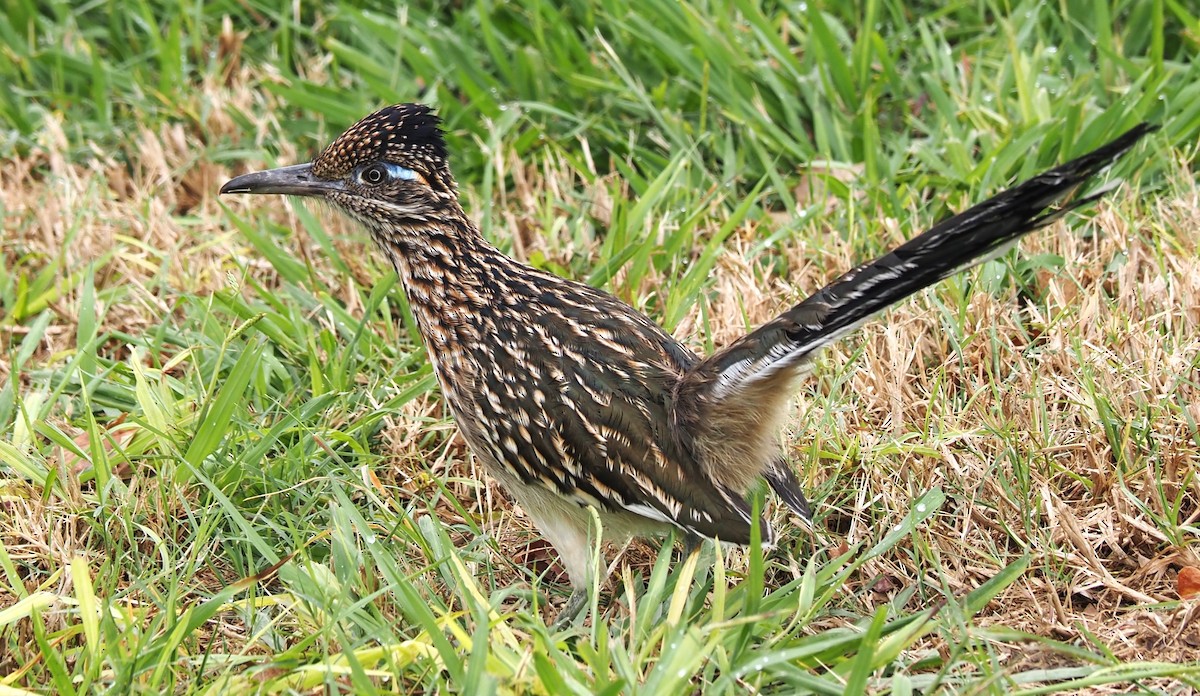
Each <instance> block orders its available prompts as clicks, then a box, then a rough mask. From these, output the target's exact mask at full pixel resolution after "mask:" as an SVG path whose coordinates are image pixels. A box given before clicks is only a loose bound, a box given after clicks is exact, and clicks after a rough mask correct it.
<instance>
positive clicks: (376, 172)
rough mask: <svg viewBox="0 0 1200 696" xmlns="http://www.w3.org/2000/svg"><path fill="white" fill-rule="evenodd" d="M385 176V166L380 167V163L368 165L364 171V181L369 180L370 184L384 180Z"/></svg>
mask: <svg viewBox="0 0 1200 696" xmlns="http://www.w3.org/2000/svg"><path fill="white" fill-rule="evenodd" d="M384 176H385V174H384V173H383V167H380V166H379V165H375V166H373V167H367V168H366V169H365V170H364V171H363V173H362V179H363V181H365V182H367V183H368V184H378V183H379V182H381V181H383V177H384Z"/></svg>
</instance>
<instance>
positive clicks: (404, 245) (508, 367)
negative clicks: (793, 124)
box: [221, 104, 1153, 621]
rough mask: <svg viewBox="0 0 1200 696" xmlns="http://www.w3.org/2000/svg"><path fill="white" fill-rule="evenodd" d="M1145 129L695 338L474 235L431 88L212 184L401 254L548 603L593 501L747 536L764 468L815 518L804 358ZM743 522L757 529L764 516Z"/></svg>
mask: <svg viewBox="0 0 1200 696" xmlns="http://www.w3.org/2000/svg"><path fill="white" fill-rule="evenodd" d="M1151 130H1153V127H1152V126H1149V125H1147V124H1142V125H1139V126H1137V127H1135V128H1133V129H1132V130H1130V131H1129V132H1127V133H1125V134H1124V135H1122V136H1120V137H1119V138H1117V139H1116V140H1114V141H1112V142H1111V143H1109V144H1107V145H1105V146H1103V147H1101V148H1099V149H1097V150H1095V151H1094V152H1091V153H1089V154H1086V155H1084V156H1082V157H1080V158H1078V159H1075V160H1072V161H1071V162H1068V163H1066V164H1064V165H1062V166H1060V167H1057V168H1055V169H1051V170H1050V171H1047V172H1045V173H1044V174H1040V175H1038V176H1036V177H1034V178H1032V179H1030V180H1029V181H1026V182H1024V183H1022V184H1020V185H1018V186H1016V187H1014V188H1012V189H1010V190H1008V191H1005V192H1003V193H1000V194H999V195H997V196H995V197H993V198H991V199H988V200H987V201H984V202H983V203H980V204H978V205H976V206H975V207H973V208H971V209H969V210H967V211H966V212H963V213H960V214H958V215H955V216H953V217H951V218H949V219H947V220H944V221H942V222H940V223H938V224H937V225H934V226H933V227H932V228H930V229H929V230H928V231H926V232H924V233H922V234H920V235H918V236H916V237H914V238H913V239H912V240H910V241H908V242H907V243H905V244H903V245H901V246H899V247H897V248H896V249H894V250H893V251H892V252H890V253H888V254H886V255H884V256H882V257H880V258H878V259H876V260H874V261H871V262H869V263H865V264H863V265H861V266H858V267H857V268H854V269H853V270H850V271H848V272H847V273H845V274H843V275H842V276H840V277H839V278H837V279H836V280H834V281H833V282H832V283H830V284H829V285H827V286H826V287H824V288H823V289H821V290H820V291H818V292H817V293H815V294H814V295H812V296H811V297H809V298H808V299H806V300H804V301H803V302H801V303H800V304H798V305H796V306H794V307H792V308H791V309H789V310H788V311H786V312H784V313H783V314H781V315H780V316H778V317H776V318H775V319H773V320H771V321H769V322H767V323H766V324H764V325H763V326H761V327H759V328H758V329H756V330H754V331H753V332H751V333H750V334H748V335H746V336H744V337H742V338H741V339H738V340H737V341H735V342H733V343H732V344H731V345H729V346H727V347H726V348H724V349H723V350H720V351H718V352H717V353H715V354H714V355H711V356H709V357H707V358H701V357H699V356H697V355H696V354H695V353H693V352H692V351H690V350H689V349H688V348H687V347H685V346H684V345H682V344H681V343H680V342H679V341H677V340H675V339H674V338H672V337H671V336H670V335H669V334H668V333H666V332H665V331H664V330H663V329H662V328H660V327H659V326H658V325H656V324H655V323H654V322H653V321H651V320H650V319H649V318H647V317H646V316H644V315H642V314H640V313H639V312H638V311H637V310H635V309H633V308H632V307H630V306H629V305H627V304H625V303H624V302H622V301H620V300H618V299H617V298H616V297H613V296H612V295H610V294H608V293H606V292H604V291H602V290H597V289H595V288H592V287H588V286H586V285H582V284H580V283H576V282H574V281H571V280H566V279H563V278H560V277H558V276H555V275H551V274H549V273H544V272H542V271H539V270H537V269H534V268H531V267H529V266H526V265H524V264H522V263H520V262H518V261H515V260H513V259H511V258H509V257H507V256H505V255H504V254H503V253H501V252H500V251H499V250H498V249H496V247H494V246H492V245H491V244H490V243H489V242H488V241H487V240H485V239H484V238H483V236H482V235H481V234H480V233H479V228H478V227H477V226H476V225H475V223H474V222H473V221H472V220H471V218H470V217H468V216H467V214H466V213H465V212H464V211H463V209H462V206H461V205H460V203H459V198H458V189H457V184H456V183H455V180H454V177H453V176H452V175H451V173H450V168H449V166H448V163H447V151H446V146H445V143H444V141H443V138H442V131H441V128H440V125H439V120H438V118H437V116H435V115H434V113H433V112H432V111H431V110H430V109H429V108H428V107H425V106H421V105H417V104H400V105H396V106H389V107H387V108H385V109H382V110H381V111H378V112H376V113H373V114H371V115H370V116H367V117H366V118H364V119H363V120H361V121H359V122H358V123H356V124H355V125H354V126H352V127H351V128H350V129H349V130H347V131H346V132H345V133H342V134H341V135H340V136H338V137H337V139H335V140H334V141H333V142H332V143H331V144H330V145H329V146H328V147H326V148H325V150H324V151H323V152H321V154H320V155H319V156H318V157H317V158H316V159H315V160H313V161H312V162H310V163H308V164H298V165H295V166H291V167H283V168H280V169H272V170H269V171H262V172H255V173H252V174H245V175H243V176H239V177H237V178H235V179H233V180H231V181H229V182H228V183H226V184H225V185H224V186H222V187H221V193H223V194H224V193H273V194H286V195H293V196H310V197H315V198H321V199H324V200H325V201H327V202H329V203H331V204H332V205H333V206H334V207H335V208H337V209H338V210H340V211H341V212H343V213H345V214H346V215H348V216H350V217H351V218H353V219H354V220H357V221H358V222H360V223H362V224H363V225H364V226H365V227H366V228H367V230H368V231H369V232H370V234H371V237H372V238H373V239H374V241H375V243H376V244H377V245H378V246H379V248H380V249H381V250H382V251H383V253H384V254H385V255H386V256H387V258H388V260H389V261H391V263H392V265H393V266H394V267H395V269H396V272H397V273H398V274H399V277H400V280H401V281H402V283H403V285H404V290H405V292H406V293H407V296H408V300H409V303H410V305H411V307H412V312H413V316H414V317H415V318H416V322H417V326H418V327H419V329H420V333H421V335H422V337H423V338H424V341H425V345H426V348H427V350H428V353H429V359H430V361H431V363H432V364H433V371H434V373H435V374H436V375H437V380H438V383H439V384H440V385H441V389H442V394H443V395H444V397H445V400H446V403H447V404H448V405H449V407H450V410H451V412H452V413H453V415H454V420H455V422H456V423H457V424H458V427H459V429H460V430H461V431H462V434H463V436H464V437H465V438H466V441H467V443H468V444H469V446H470V448H471V451H472V452H474V453H475V456H476V457H478V458H479V459H480V460H482V462H483V463H484V465H485V466H486V468H487V470H488V471H489V472H490V473H491V475H492V476H494V477H495V478H496V479H497V480H498V481H499V482H500V483H501V484H503V486H504V487H505V488H506V489H507V490H508V491H509V492H510V493H511V494H512V495H513V496H514V497H515V498H516V500H517V501H518V502H519V503H520V505H521V507H522V508H524V510H525V511H526V512H527V513H528V514H529V516H530V517H531V518H532V519H533V521H534V523H536V525H537V527H538V529H540V530H541V532H542V534H544V535H545V537H546V538H547V539H548V540H549V541H550V542H551V543H552V544H553V545H554V547H555V549H556V550H557V551H558V553H559V554H560V556H561V558H562V562H563V564H564V565H565V566H566V569H567V572H568V573H569V574H570V577H571V582H572V586H573V590H574V591H573V592H572V594H571V598H570V599H569V600H568V601H567V604H566V605H565V606H564V608H563V609H562V611H561V613H560V617H561V618H560V621H562V620H569V619H570V618H572V617H573V616H575V615H576V614H577V613H578V612H579V610H580V609H581V608H582V607H583V606H584V604H585V599H586V597H587V587H588V586H589V585H590V584H591V579H592V578H591V573H592V570H591V569H592V563H591V562H590V553H589V549H590V548H591V544H590V543H589V530H590V529H591V526H592V525H591V523H590V520H591V515H590V513H589V512H588V508H589V507H591V508H594V509H595V510H596V512H597V513H598V515H599V518H600V521H601V523H602V528H603V530H604V532H605V535H606V536H616V537H629V536H631V535H632V536H654V535H661V534H664V533H666V532H668V531H670V530H676V531H678V532H680V533H681V534H682V535H683V536H684V537H685V538H686V539H688V540H689V541H690V542H693V543H694V542H695V541H696V540H698V539H699V538H701V537H708V538H713V539H718V540H720V541H724V542H731V543H735V544H748V543H750V534H751V527H752V526H753V524H754V523H755V522H756V520H754V519H752V516H753V513H752V512H751V507H750V505H749V504H748V503H747V501H746V493H747V491H748V490H749V489H750V488H751V487H752V486H754V485H755V484H756V482H758V481H760V480H763V479H765V480H766V482H767V483H768V484H769V485H770V487H771V488H772V489H773V490H774V491H775V493H776V494H777V495H779V497H780V498H781V499H782V500H783V502H784V503H786V504H787V505H788V507H790V508H791V509H792V510H794V511H795V512H796V513H797V514H799V515H801V516H802V517H804V518H805V519H811V511H810V508H809V504H808V502H807V500H805V497H804V494H803V493H802V492H801V489H800V485H799V483H798V482H797V480H796V478H795V476H794V475H793V473H792V471H791V469H790V468H789V467H788V465H787V463H786V462H785V459H784V453H783V449H782V446H781V443H780V437H779V430H780V427H781V425H782V420H783V418H784V414H785V412H786V408H785V407H786V404H787V401H788V399H789V398H790V397H791V395H792V393H793V391H794V390H795V389H796V386H797V382H798V379H799V378H800V377H802V376H803V375H804V374H805V373H806V372H807V371H808V370H809V369H810V368H811V366H812V362H813V358H814V357H815V356H816V355H817V354H818V353H819V352H820V350H821V349H822V348H824V347H825V346H827V345H829V344H830V343H832V342H833V341H835V340H837V339H838V338H840V337H842V336H844V335H845V334H847V333H848V332H850V331H853V330H854V329H855V328H857V327H858V326H859V325H861V324H862V323H863V322H864V321H866V320H867V319H869V318H870V317H871V316H872V315H874V314H876V313H877V312H879V311H881V310H883V309H886V308H887V307H889V306H891V305H892V304H895V303H896V302H899V301H900V300H902V299H904V298H906V297H908V296H909V295H912V294H913V293H915V292H917V291H918V290H921V289H922V288H925V287H927V286H929V285H931V284H933V283H936V282H937V281H939V280H941V279H943V278H946V277H948V276H950V275H952V274H954V273H957V272H958V271H961V270H964V269H966V268H969V267H971V266H973V265H975V264H978V263H980V262H982V261H984V260H986V259H988V258H991V257H993V256H995V255H997V254H999V253H1001V252H1003V251H1004V249H1006V248H1007V247H1008V246H1010V245H1011V244H1012V243H1014V242H1015V241H1016V240H1017V239H1018V238H1020V237H1021V236H1022V235H1024V234H1026V233H1028V232H1030V231H1032V230H1035V229H1037V228H1039V227H1043V226H1045V225H1047V224H1049V223H1050V222H1052V221H1054V220H1056V219H1058V218H1059V217H1061V216H1062V215H1063V214H1065V213H1066V212H1067V211H1069V210H1072V209H1074V208H1077V207H1079V206H1081V205H1085V204H1087V203H1090V202H1092V201H1094V200H1096V199H1097V198H1099V197H1100V196H1101V195H1103V192H1101V193H1097V194H1095V195H1092V196H1090V197H1086V198H1081V199H1076V200H1073V201H1070V202H1063V201H1064V200H1065V199H1067V198H1068V197H1070V195H1071V194H1072V193H1073V192H1074V191H1075V190H1076V189H1077V188H1078V187H1079V186H1080V185H1081V184H1083V183H1084V182H1085V181H1087V180H1088V179H1089V178H1091V177H1092V176H1093V175H1095V174H1096V173H1097V172H1099V171H1100V170H1101V169H1103V168H1104V167H1106V166H1107V165H1109V164H1110V163H1111V162H1112V161H1113V160H1115V159H1116V158H1117V157H1118V156H1120V155H1121V154H1122V153H1124V152H1125V151H1126V150H1128V149H1129V148H1130V147H1132V146H1133V145H1134V143H1136V142H1137V141H1138V140H1139V139H1140V138H1141V137H1142V136H1144V135H1145V134H1146V133H1148V132H1150V131H1151ZM1054 204H1058V207H1057V208H1056V209H1053V210H1048V208H1049V206H1052V205H1054ZM757 522H758V524H759V525H760V530H761V535H762V539H763V540H764V542H766V543H771V541H772V539H773V538H774V537H773V533H772V531H771V527H770V526H769V525H768V524H767V522H766V521H765V520H757Z"/></svg>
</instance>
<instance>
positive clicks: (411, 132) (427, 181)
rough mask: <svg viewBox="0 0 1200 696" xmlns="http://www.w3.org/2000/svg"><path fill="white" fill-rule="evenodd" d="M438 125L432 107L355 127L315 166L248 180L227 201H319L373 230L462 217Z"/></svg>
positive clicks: (395, 110) (238, 182)
mask: <svg viewBox="0 0 1200 696" xmlns="http://www.w3.org/2000/svg"><path fill="white" fill-rule="evenodd" d="M439 124H440V119H438V117H437V116H436V115H435V114H434V113H433V111H432V110H431V109H430V108H429V107H427V106H423V105H421V104H397V105H395V106H389V107H387V108H384V109H381V110H379V111H376V112H375V113H373V114H371V115H370V116H367V117H366V118H364V119H362V120H361V121H359V122H358V123H356V124H354V125H353V126H351V127H350V128H349V129H348V130H346V132H344V133H342V134H341V135H339V136H338V137H337V138H336V139H335V140H334V141H333V142H332V143H330V144H329V146H328V147H326V148H325V150H324V151H322V152H321V154H320V155H319V156H318V157H317V158H316V159H314V160H313V161H312V162H309V163H307V164H297V165H293V166H290V167H280V168H279V169H268V170H266V171H261V172H253V173H250V174H243V175H242V176H239V177H236V178H234V179H231V180H229V181H228V182H226V183H225V185H224V186H222V187H221V193H276V194H286V195H292V196H310V197H314V198H321V199H324V200H326V201H328V202H329V203H332V204H333V205H335V206H336V207H338V208H339V209H341V210H342V211H343V212H345V213H347V214H348V215H350V216H351V217H353V218H356V219H358V220H359V221H361V222H363V223H366V224H367V225H368V226H371V227H379V226H383V225H389V224H397V225H402V226H410V225H414V224H421V223H423V222H429V221H434V220H438V219H440V218H444V217H445V216H446V214H447V213H455V212H457V213H460V214H461V208H459V205H458V192H457V187H456V186H455V183H454V178H453V177H452V176H451V174H450V169H449V167H448V166H447V162H446V144H445V142H444V141H443V139H442V131H441V128H440V125H439Z"/></svg>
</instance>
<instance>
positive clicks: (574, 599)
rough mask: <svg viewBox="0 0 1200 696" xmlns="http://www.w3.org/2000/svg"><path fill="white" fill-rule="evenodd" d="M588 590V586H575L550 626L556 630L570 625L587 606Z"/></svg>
mask: <svg viewBox="0 0 1200 696" xmlns="http://www.w3.org/2000/svg"><path fill="white" fill-rule="evenodd" d="M587 600H588V591H587V588H586V587H575V588H574V589H572V590H571V596H570V598H568V599H567V603H566V604H564V605H563V608H562V609H560V610H559V612H558V615H557V616H555V617H554V622H553V623H551V624H550V628H551V629H552V630H555V631H561V630H562V629H564V628H566V627H567V626H570V625H571V623H572V622H573V621H574V620H575V617H577V616H579V613H580V612H582V611H583V609H584V608H585V607H586V606H587Z"/></svg>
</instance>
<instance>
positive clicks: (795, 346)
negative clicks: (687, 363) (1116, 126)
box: [696, 123, 1157, 396]
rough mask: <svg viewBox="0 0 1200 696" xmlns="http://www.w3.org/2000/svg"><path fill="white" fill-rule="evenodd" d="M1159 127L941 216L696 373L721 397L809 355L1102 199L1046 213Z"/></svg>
mask: <svg viewBox="0 0 1200 696" xmlns="http://www.w3.org/2000/svg"><path fill="white" fill-rule="evenodd" d="M1154 130H1157V126H1153V125H1150V124H1147V123H1143V124H1141V125H1138V126H1137V127H1135V128H1133V129H1132V130H1130V131H1129V132H1127V133H1125V134H1124V135H1122V136H1120V137H1119V138H1117V139H1116V140H1113V141H1112V142H1110V143H1108V144H1107V145H1104V146H1102V147H1100V148H1098V149H1096V150H1095V151H1093V152H1090V153H1088V154H1086V155H1083V156H1082V157H1079V158H1077V159H1074V160H1071V161H1070V162H1067V163H1066V164H1063V165H1061V166H1058V167H1055V168H1054V169H1051V170H1049V171H1047V172H1045V173H1043V174H1039V175H1038V176H1035V177H1033V178H1032V179H1029V180H1028V181H1026V182H1024V183H1022V184H1019V185H1017V186H1015V187H1013V188H1011V189H1009V190H1007V191H1004V192H1003V193H1000V194H997V195H996V196H994V197H992V198H989V199H988V200H986V201H984V202H982V203H980V204H978V205H976V206H974V207H972V208H970V209H969V210H967V211H965V212H962V213H959V214H958V215H955V216H953V217H951V218H948V219H946V220H943V221H942V222H940V223H938V224H936V225H934V226H933V227H932V228H930V229H929V230H927V231H925V232H923V233H922V234H920V235H917V236H916V237H914V238H912V239H911V240H909V241H908V242H906V243H904V244H902V245H901V246H899V247H897V248H896V249H895V250H893V251H892V252H891V253H888V254H886V255H884V256H882V257H880V258H878V259H875V260H874V261H871V262H869V263H865V264H863V265H861V266H858V267H857V268H855V269H853V270H851V271H849V272H847V273H845V274H843V275H842V276H841V277H839V278H838V279H837V280H835V281H833V282H832V283H830V284H829V285H827V286H825V287H824V288H823V289H821V290H820V291H818V292H817V293H816V294H814V295H812V296H811V297H809V298H808V299H806V300H804V301H803V302H801V303H800V304H798V305H796V306H795V307H793V308H792V309H790V310H788V311H787V312H785V313H783V314H782V315H780V316H779V317H777V318H775V319H774V320H772V321H770V322H768V323H766V324H764V325H763V326H761V327H759V328H758V329H757V330H755V331H754V332H752V333H750V334H748V335H747V336H745V337H743V338H742V339H740V340H738V341H737V342H735V343H734V344H732V345H730V346H729V347H728V348H726V349H725V350H723V351H721V352H719V353H716V354H715V355H713V356H712V357H710V358H709V359H708V360H705V361H704V362H703V363H701V364H700V365H698V366H697V369H696V372H697V375H698V376H699V374H702V373H707V375H708V377H709V378H710V379H711V378H715V380H714V381H713V382H712V383H711V384H710V388H711V389H713V391H714V392H715V393H714V394H712V395H710V396H718V395H719V394H721V393H723V392H731V391H737V390H738V389H739V387H741V386H745V385H746V383H747V382H752V381H754V380H758V379H764V378H768V377H770V376H771V375H772V374H773V373H775V372H777V371H780V370H787V369H788V368H789V367H795V366H796V365H798V364H800V363H803V362H805V361H806V359H807V358H808V357H809V356H810V355H812V354H813V353H814V352H815V351H818V350H819V349H821V348H822V347H824V346H826V345H828V344H829V343H831V342H833V341H835V340H837V339H838V338H839V337H841V336H843V335H845V334H846V333H848V332H850V331H852V330H854V329H855V328H857V327H858V326H859V325H860V324H861V323H862V322H863V321H865V320H866V319H868V318H869V317H871V315H873V314H875V313H877V312H879V311H881V310H883V309H886V308H887V307H889V306H891V305H893V304H895V303H896V302H899V301H900V300H903V299H904V298H906V297H908V296H909V295H912V294H913V293H915V292H917V291H919V290H921V289H923V288H925V287H928V286H930V285H932V284H934V283H936V282H938V281H939V280H942V279H943V278H947V277H949V276H951V275H953V274H955V273H957V272H959V271H961V270H965V269H967V268H970V267H971V266H974V265H976V264H978V263H982V262H983V261H986V260H988V259H989V258H992V257H995V256H997V255H998V254H1000V253H1003V252H1004V251H1005V250H1006V249H1007V248H1008V247H1009V246H1010V245H1011V244H1013V243H1015V242H1016V241H1017V240H1018V239H1020V238H1021V237H1022V236H1023V235H1025V234H1028V233H1029V232H1031V231H1033V230H1036V229H1038V228H1039V227H1044V226H1046V225H1048V224H1050V223H1051V222H1053V221H1055V220H1057V219H1058V218H1060V217H1062V216H1063V215H1065V214H1066V213H1067V212H1069V211H1071V210H1074V209H1075V208H1078V207H1080V206H1084V205H1087V204H1089V203H1091V202H1093V201H1095V200H1096V199H1098V198H1100V197H1101V196H1103V195H1104V194H1105V193H1107V191H1101V192H1099V193H1096V194H1094V195H1091V196H1088V197H1085V198H1080V199H1078V200H1074V201H1071V202H1069V203H1066V204H1064V205H1062V206H1061V207H1059V208H1057V209H1055V210H1053V211H1050V212H1046V208H1047V207H1048V206H1050V205H1051V204H1053V203H1056V202H1058V201H1061V200H1062V199H1064V198H1065V197H1067V196H1068V195H1070V194H1071V193H1072V192H1073V191H1075V189H1077V188H1078V187H1079V186H1080V185H1081V184H1083V183H1084V182H1086V181H1087V180H1088V179H1090V178H1091V177H1093V176H1094V175H1096V174H1097V173H1098V172H1099V171H1101V170H1102V169H1104V168H1105V167H1107V166H1108V165H1109V164H1111V163H1112V162H1113V161H1115V160H1116V158H1118V157H1119V156H1121V155H1122V154H1124V153H1125V152H1126V151H1127V150H1129V148H1131V147H1132V146H1133V145H1134V144H1135V143H1137V141H1138V140H1140V139H1141V138H1142V137H1143V136H1145V135H1146V134H1147V133H1150V132H1152V131H1154Z"/></svg>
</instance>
